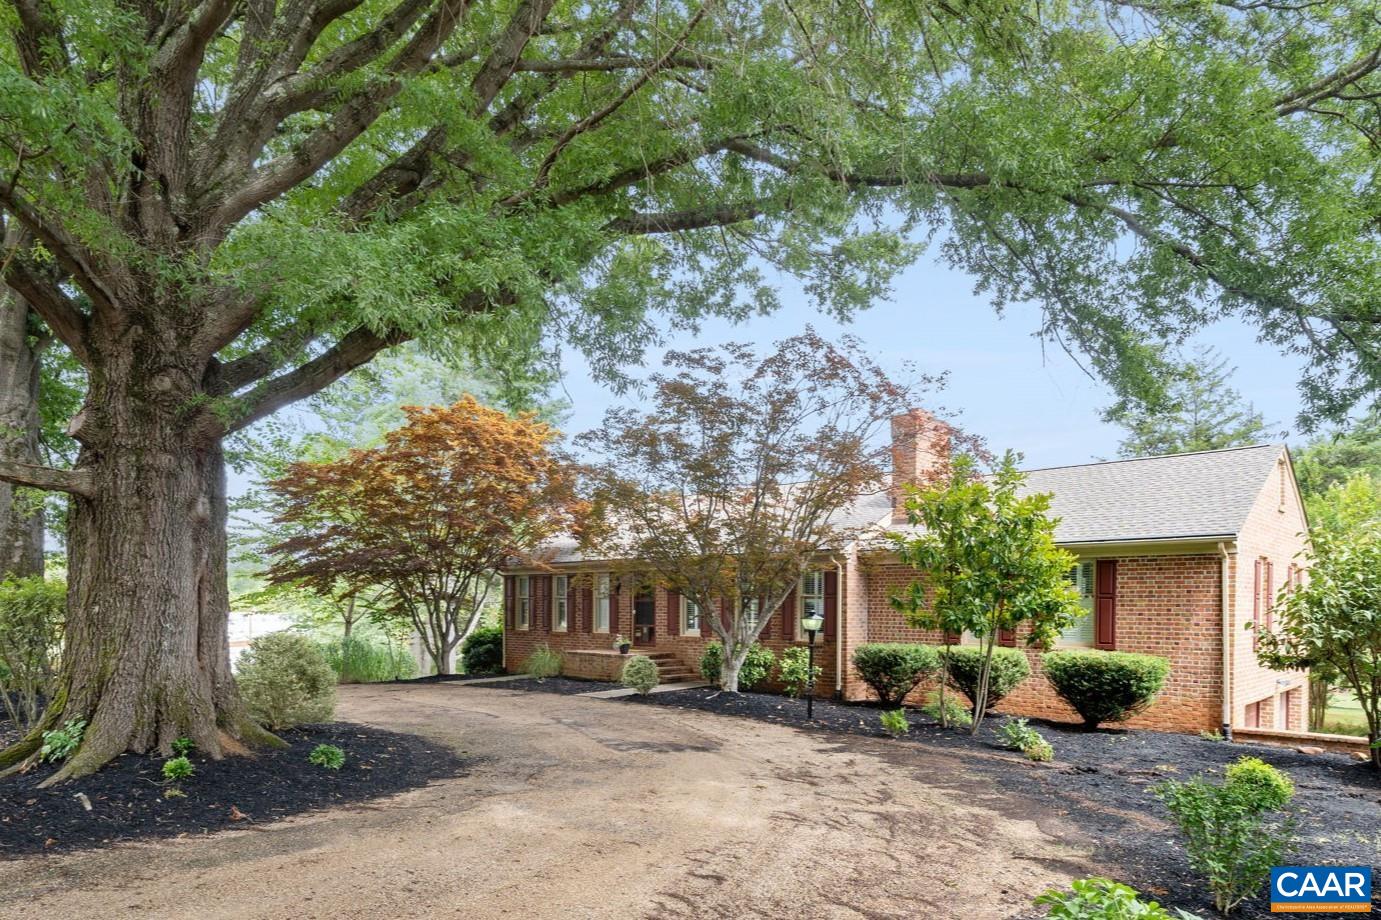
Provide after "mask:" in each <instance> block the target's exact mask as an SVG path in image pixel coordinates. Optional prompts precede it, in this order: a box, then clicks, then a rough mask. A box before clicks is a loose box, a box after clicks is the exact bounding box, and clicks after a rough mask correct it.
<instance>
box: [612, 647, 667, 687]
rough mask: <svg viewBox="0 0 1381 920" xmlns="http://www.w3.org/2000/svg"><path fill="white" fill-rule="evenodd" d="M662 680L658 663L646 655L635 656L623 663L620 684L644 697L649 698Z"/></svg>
mask: <svg viewBox="0 0 1381 920" xmlns="http://www.w3.org/2000/svg"><path fill="white" fill-rule="evenodd" d="M660 680H661V675H660V674H659V673H658V672H657V662H655V661H653V660H652V659H651V658H648V657H647V656H646V655H634V656H633V657H632V658H629V659H628V660H627V661H625V662H624V663H623V672H622V673H621V674H620V675H619V682H620V683H621V684H623V685H624V686H625V687H627V688H628V689H630V690H636V691H638V693H640V694H642V695H643V696H647V695H648V694H649V693H651V692H652V689H653V688H654V687H656V686H657V684H658V682H659V681H660Z"/></svg>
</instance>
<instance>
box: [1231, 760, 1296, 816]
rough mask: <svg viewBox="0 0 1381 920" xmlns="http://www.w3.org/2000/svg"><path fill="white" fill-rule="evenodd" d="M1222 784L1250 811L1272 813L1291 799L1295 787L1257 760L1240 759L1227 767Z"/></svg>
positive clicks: (1273, 768) (1276, 771) (1264, 762)
mask: <svg viewBox="0 0 1381 920" xmlns="http://www.w3.org/2000/svg"><path fill="white" fill-rule="evenodd" d="M1223 785H1224V786H1225V787H1226V788H1227V789H1228V790H1229V791H1231V792H1232V793H1234V794H1235V795H1237V796H1238V797H1239V798H1240V800H1241V801H1242V802H1243V804H1245V805H1246V806H1247V807H1248V808H1249V809H1250V810H1252V811H1275V810H1276V809H1278V808H1284V807H1285V806H1286V805H1288V804H1289V803H1290V800H1291V799H1293V798H1294V797H1295V784H1294V783H1292V782H1291V781H1290V777H1288V776H1286V775H1285V774H1284V773H1282V772H1281V771H1280V770H1277V769H1276V768H1275V767H1273V766H1271V765H1270V764H1268V763H1266V761H1264V760H1262V759H1261V758H1259V757H1243V758H1240V759H1239V760H1238V761H1237V762H1236V763H1233V764H1231V765H1229V766H1228V768H1227V770H1226V771H1224V774H1223Z"/></svg>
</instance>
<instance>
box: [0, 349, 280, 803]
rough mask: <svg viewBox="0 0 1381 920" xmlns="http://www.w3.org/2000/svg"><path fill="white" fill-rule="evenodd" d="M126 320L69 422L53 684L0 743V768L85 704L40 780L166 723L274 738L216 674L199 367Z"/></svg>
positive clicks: (223, 643)
mask: <svg viewBox="0 0 1381 920" xmlns="http://www.w3.org/2000/svg"><path fill="white" fill-rule="evenodd" d="M152 327H153V323H152V322H150V324H149V327H148V328H152ZM138 332H139V330H138V329H137V328H136V329H135V330H134V331H133V332H132V333H128V334H126V335H125V336H124V337H123V338H124V340H123V341H121V340H119V339H115V338H112V339H111V340H109V345H108V350H106V351H105V352H104V353H102V354H100V355H99V357H100V360H99V362H98V363H96V364H95V365H94V366H93V367H92V368H91V369H90V375H89V380H90V386H89V391H88V396H87V402H86V405H85V406H84V407H83V409H82V412H81V414H80V415H79V416H78V419H79V422H78V424H77V425H76V426H75V432H74V433H75V436H76V437H77V439H78V441H79V442H80V443H81V445H82V449H81V453H80V456H79V457H78V460H77V467H78V468H79V469H81V470H83V471H84V472H85V473H86V474H87V475H88V476H89V479H90V485H91V488H90V490H89V492H88V493H87V494H78V495H73V497H72V513H71V517H70V521H69V524H68V540H67V547H68V601H67V608H68V622H67V635H66V646H65V649H64V654H63V662H62V671H61V673H60V675H59V679H58V689H57V692H56V693H55V695H54V699H53V700H52V702H51V704H50V706H49V708H48V710H47V711H46V712H45V713H44V714H43V717H42V718H41V719H40V720H39V723H38V725H37V726H35V728H34V729H33V731H31V732H30V733H29V735H27V736H26V737H25V738H24V739H23V740H22V741H20V742H19V743H18V744H16V745H14V746H12V747H11V748H9V749H8V750H6V751H4V752H0V768H5V767H13V766H15V765H22V764H23V763H24V762H25V761H26V760H27V759H29V758H30V757H32V755H33V753H34V752H35V751H36V750H37V748H38V746H39V745H40V743H41V734H42V732H43V731H45V730H48V729H51V728H53V727H55V726H58V725H61V724H63V723H65V722H66V721H68V720H70V719H83V720H86V722H87V727H86V731H85V734H84V736H83V738H82V741H81V744H80V746H79V747H78V749H77V751H76V752H75V753H74V754H73V755H72V757H71V758H70V759H69V760H67V761H66V762H65V763H64V764H63V766H62V767H61V769H59V770H58V772H57V773H55V774H54V775H53V776H52V777H50V778H49V779H48V780H47V781H46V783H45V785H47V784H52V783H56V782H61V781H63V780H65V779H68V778H71V777H75V776H82V775H85V774H88V773H91V772H93V771H95V770H96V769H98V768H99V767H100V766H101V765H102V764H104V763H105V762H106V761H108V760H110V759H111V758H113V757H116V756H118V755H120V754H122V753H124V752H125V751H134V752H146V751H150V750H155V749H156V750H158V751H160V752H161V753H164V754H168V753H171V750H172V742H173V741H174V740H176V739H177V738H180V737H187V738H191V739H192V741H193V742H195V744H196V746H197V748H198V750H200V751H202V752H204V753H205V754H208V755H209V756H211V757H221V756H222V755H224V754H228V753H244V752H245V750H246V745H255V744H258V745H263V744H274V743H281V742H278V740H277V739H276V738H275V737H274V736H273V735H271V734H269V733H268V732H266V731H264V730H263V729H261V728H260V727H259V726H258V725H257V724H256V723H255V722H254V721H253V720H252V719H251V718H250V717H249V715H248V713H247V712H246V710H245V708H244V706H243V704H242V703H241V701H240V698H239V694H238V692H237V690H236V688H235V682H234V679H233V678H232V676H231V671H230V657H229V649H228V643H227V630H228V616H229V592H228V589H227V582H226V535H225V534H226V529H225V528H226V516H227V504H226V491H225V467H224V459H223V456H222V451H221V446H220V437H219V434H218V433H216V432H215V431H214V430H211V429H208V427H207V426H206V424H205V419H204V417H203V416H200V415H199V414H198V413H196V412H195V411H189V407H192V406H195V404H196V401H195V397H196V395H197V392H196V385H195V383H191V382H192V381H199V380H200V374H196V373H189V372H187V371H186V370H184V369H182V368H179V367H178V365H177V361H176V358H174V357H173V356H175V355H177V350H176V348H173V349H167V350H164V349H162V348H160V349H158V350H156V351H152V352H151V351H150V350H148V348H147V346H149V345H152V344H159V345H165V344H166V343H163V342H157V343H153V342H149V340H148V339H147V338H146V339H144V340H143V341H142V342H139V343H138V344H139V345H142V346H145V347H144V348H140V347H134V348H131V347H129V345H130V343H129V339H130V338H132V337H134V336H137V335H138ZM189 383H190V385H187V384H189Z"/></svg>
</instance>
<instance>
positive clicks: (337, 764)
mask: <svg viewBox="0 0 1381 920" xmlns="http://www.w3.org/2000/svg"><path fill="white" fill-rule="evenodd" d="M307 763H309V764H311V765H312V766H314V767H321V768H322V769H323V770H339V769H340V768H341V767H343V766H345V752H344V751H342V750H341V749H340V748H338V747H336V746H335V745H334V744H318V745H317V746H316V747H314V748H312V753H310V754H308V755H307Z"/></svg>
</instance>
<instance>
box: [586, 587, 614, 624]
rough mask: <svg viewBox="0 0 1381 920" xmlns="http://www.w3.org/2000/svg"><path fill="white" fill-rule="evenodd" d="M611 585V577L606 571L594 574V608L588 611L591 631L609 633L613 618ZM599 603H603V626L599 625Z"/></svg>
mask: <svg viewBox="0 0 1381 920" xmlns="http://www.w3.org/2000/svg"><path fill="white" fill-rule="evenodd" d="M613 587H614V586H613V579H612V578H611V576H610V575H609V574H608V573H607V572H606V573H603V574H599V575H596V576H595V590H594V597H595V609H594V610H592V611H590V616H591V618H592V620H591V622H592V623H593V629H592V630H591V632H596V633H605V634H608V633H609V630H610V625H611V624H612V622H613V619H614V592H613ZM601 592H603V593H601ZM601 603H602V604H603V605H604V626H603V627H601V626H600V625H599V608H600V604H601Z"/></svg>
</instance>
